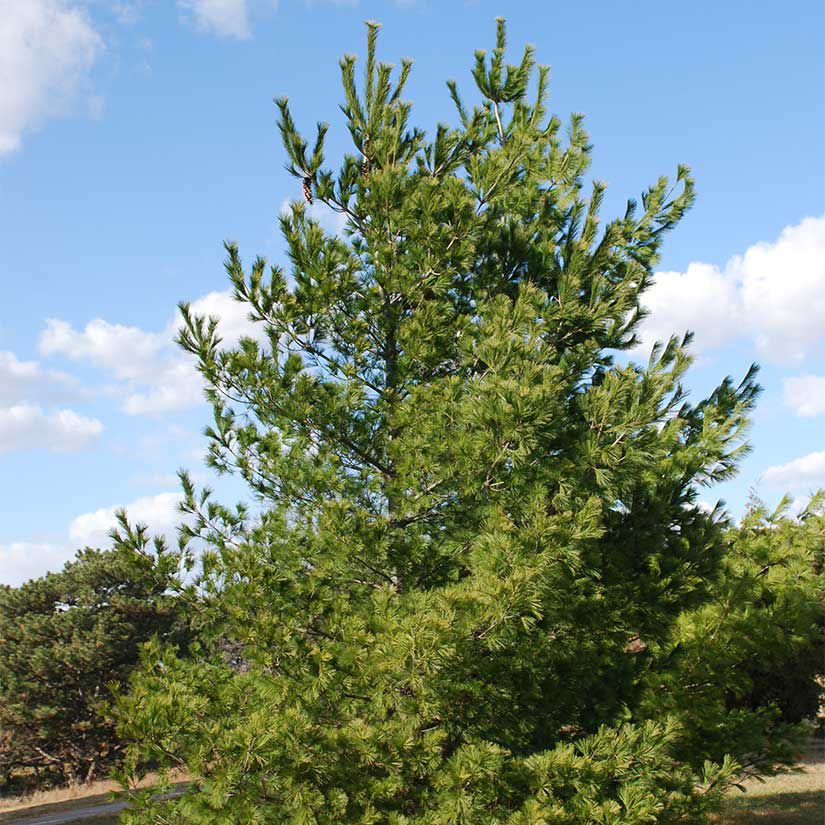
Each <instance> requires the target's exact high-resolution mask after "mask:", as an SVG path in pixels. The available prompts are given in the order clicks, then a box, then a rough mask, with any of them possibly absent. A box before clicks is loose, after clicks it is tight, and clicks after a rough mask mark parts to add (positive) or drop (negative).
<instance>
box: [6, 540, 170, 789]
mask: <svg viewBox="0 0 825 825" xmlns="http://www.w3.org/2000/svg"><path fill="white" fill-rule="evenodd" d="M132 538H133V539H135V541H136V542H140V541H143V542H144V544H145V531H138V532H137V533H133V534H132ZM172 560H173V557H172V556H171V555H170V556H169V558H168V559H167V558H165V557H164V555H163V554H162V553H161V555H160V557H159V556H158V555H157V553H153V554H149V553H142V554H132V555H131V556H130V555H127V554H125V553H122V552H115V551H101V550H92V549H89V548H86V549H85V550H81V551H79V552H78V554H77V556H76V558H75V559H74V560H73V561H72V562H69V563H68V564H66V566H65V567H64V569H63V570H62V571H61V572H59V573H48V574H47V575H45V576H43V577H42V578H39V579H32V580H31V581H28V582H26V583H25V584H23V585H21V586H20V587H9V586H7V585H6V586H3V587H0V784H3V785H5V786H6V788H5V790H8V789H9V788H13V787H14V780H16V781H17V785H18V786H20V787H18V788H17V790H21V789H22V785H24V784H25V780H26V777H28V778H29V779H32V778H36V779H37V785H38V787H40V788H42V787H44V786H46V785H48V784H53V783H59V782H63V783H67V782H68V783H76V782H80V781H90V780H92V779H95V778H97V777H99V776H100V774H101V773H105V770H106V769H107V768H108V767H110V766H111V765H113V764H116V763H117V761H118V760H119V759H120V757H121V755H122V753H123V748H124V744H123V742H121V741H120V740H119V739H118V738H117V736H116V734H115V730H114V725H113V723H112V720H111V718H110V717H109V716H108V715H107V713H106V704H107V701H108V700H109V699H110V698H111V696H110V692H109V687H110V686H111V685H112V684H117V683H120V684H123V683H125V682H126V681H127V680H128V677H129V674H130V672H131V671H132V670H133V669H134V667H135V666H136V665H137V663H138V660H139V657H138V649H139V647H140V645H141V644H142V643H143V642H144V641H146V640H147V639H149V638H151V637H152V636H153V635H157V636H158V637H159V638H161V639H163V640H164V641H166V642H169V641H175V642H178V643H181V642H183V641H184V640H185V638H186V634H185V628H184V622H183V620H182V616H181V615H180V614H179V610H178V604H177V603H176V602H175V600H174V599H173V597H172V596H171V594H169V593H167V592H166V591H167V589H168V585H169V584H170V577H169V569H168V562H170V561H172ZM32 771H34V772H35V773H34V774H32Z"/></svg>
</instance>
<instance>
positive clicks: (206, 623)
mask: <svg viewBox="0 0 825 825" xmlns="http://www.w3.org/2000/svg"><path fill="white" fill-rule="evenodd" d="M376 34H377V26H375V25H374V24H370V25H369V27H368V40H367V47H368V48H367V67H366V81H365V84H364V88H363V91H361V90H359V89H358V85H357V83H356V73H355V59H354V58H353V57H345V58H344V59H343V60H342V62H341V70H342V77H343V87H344V95H345V101H344V104H343V106H342V110H343V113H344V116H345V118H346V125H347V127H348V129H349V132H350V135H351V137H352V141H353V144H354V147H355V150H356V152H357V153H358V154H352V155H347V156H345V157H344V158H343V161H342V162H341V164H340V166H339V168H338V170H337V171H334V170H332V169H330V168H328V167H327V166H326V165H325V162H326V158H325V154H324V138H325V135H326V132H327V126H326V125H325V124H319V125H318V127H317V137H316V139H315V142H314V145H313V147H312V149H311V150H310V144H309V143H308V142H307V141H306V140H305V139H304V138H303V137H302V136H301V135H300V134H299V132H298V130H297V126H296V124H295V123H294V122H293V120H292V117H291V115H290V111H289V107H288V103H287V101H286V100H285V99H281V100H279V101H277V104H278V107H279V110H280V129H281V135H282V138H283V143H284V147H285V150H286V153H287V156H288V162H289V166H288V168H289V170H290V171H291V173H292V174H293V175H294V176H295V177H296V178H297V179H299V180H300V181H301V183H302V186H303V188H304V190H305V192H306V193H307V194H308V195H309V196H312V197H314V198H315V199H317V200H318V201H319V202H321V203H322V204H325V205H326V206H327V207H329V208H331V209H333V210H335V211H336V212H339V213H341V214H342V215H343V216H344V217H345V219H346V228H345V230H344V233H343V235H342V236H334V235H330V234H328V233H326V232H325V231H324V230H323V229H322V228H321V226H320V225H319V223H318V222H317V221H316V220H314V219H313V218H312V217H311V216H310V214H309V213H308V212H307V210H306V208H305V207H304V205H303V203H301V202H296V203H293V204H292V206H291V209H290V211H289V213H288V214H286V215H285V216H283V217H282V219H281V227H282V230H283V234H284V237H285V239H286V242H287V246H288V255H289V260H290V262H291V267H290V268H289V271H285V270H283V269H281V268H279V267H277V266H271V267H268V265H267V263H266V262H265V261H264V260H263V259H260V258H259V259H257V260H255V261H254V262H253V263H252V265H251V267H249V268H248V269H247V268H245V267H244V264H243V262H242V260H241V256H240V253H239V252H238V250H237V248H236V247H235V246H234V245H232V244H228V245H227V252H228V261H227V270H228V273H229V277H230V279H231V281H232V283H233V285H234V288H235V294H236V297H237V298H238V300H239V301H241V302H243V303H245V304H246V306H247V307H248V309H249V313H250V317H251V318H252V319H253V320H254V321H256V322H257V323H258V324H260V326H261V330H262V332H263V333H265V334H264V335H263V336H262V338H263V340H264V341H265V343H264V344H261V343H258V342H257V341H256V340H252V339H245V340H242V341H241V342H240V344H239V345H238V346H237V347H235V348H231V349H225V348H222V347H221V342H220V339H219V337H218V335H217V321H216V320H215V319H206V318H201V317H198V316H196V315H194V314H193V313H192V312H191V310H190V308H189V307H188V306H187V305H185V304H184V305H182V307H181V309H182V314H183V319H184V328H183V331H182V333H181V335H180V344H181V345H182V346H183V348H184V349H186V350H188V351H189V352H191V353H192V354H193V355H194V356H195V357H196V358H197V360H198V364H199V368H200V370H201V373H202V374H203V376H204V379H205V382H206V386H207V392H208V395H209V398H210V400H211V402H212V405H213V407H214V423H213V425H212V426H211V427H210V428H209V429H208V431H207V434H208V436H209V439H210V462H211V464H212V466H213V467H215V468H216V469H218V470H219V471H223V472H232V473H237V474H239V475H240V476H241V477H242V478H243V479H244V480H245V481H246V482H247V484H248V485H249V487H250V490H251V491H252V493H253V494H254V495H255V497H256V499H257V500H258V502H259V503H260V505H261V506H260V507H259V508H258V509H259V512H258V513H254V514H253V513H252V512H250V511H249V510H248V509H247V508H246V507H245V506H243V505H239V506H238V507H237V508H235V509H230V508H227V507H225V506H223V505H220V504H218V503H217V502H215V501H214V500H213V498H212V496H211V493H210V491H209V490H202V491H199V490H196V489H195V487H194V485H193V484H192V483H191V482H190V480H189V479H188V477H187V476H186V475H185V474H184V475H183V476H182V480H183V487H184V493H185V499H186V500H185V505H184V509H185V510H186V511H187V512H188V513H189V514H190V516H191V519H190V522H191V524H190V526H189V527H186V528H184V540H185V541H184V546H183V548H182V552H183V553H184V555H186V554H189V555H188V558H189V559H190V561H191V560H193V559H194V555H193V554H192V551H190V550H189V549H188V548H187V546H186V540H193V539H198V540H201V541H202V543H204V544H205V545H206V547H207V550H206V552H204V553H203V555H202V557H201V558H202V563H201V569H200V572H199V575H198V578H197V581H196V582H195V583H194V584H189V585H187V590H188V593H190V594H191V595H192V596H197V599H194V598H193V600H192V601H193V604H195V605H196V607H197V610H198V611H199V617H198V622H199V626H200V627H202V628H203V629H204V630H203V634H202V640H201V642H200V645H199V646H198V647H196V648H194V649H193V650H192V652H191V655H189V656H180V655H177V654H176V653H175V651H174V650H168V649H164V648H163V647H162V646H157V645H156V646H153V647H150V648H149V649H147V651H146V653H145V663H144V667H143V668H142V669H141V671H140V673H139V675H138V676H137V677H136V678H135V680H134V681H133V684H132V689H131V692H130V693H129V694H128V695H125V696H123V697H121V699H120V706H119V710H120V715H121V719H122V722H121V732H122V734H123V735H124V736H125V737H127V738H128V739H130V740H131V741H132V742H133V746H132V748H131V749H130V754H129V762H128V763H127V766H126V770H127V772H128V771H131V770H135V769H137V767H138V766H139V765H140V764H141V763H145V762H151V763H153V764H160V765H161V766H164V767H167V768H171V767H178V766H180V767H183V768H185V769H186V770H188V771H189V772H190V774H191V775H192V776H193V778H194V782H193V785H192V787H191V788H190V790H189V791H188V792H187V793H185V794H184V795H183V796H182V797H180V798H176V799H174V800H164V801H160V802H158V801H154V802H153V801H152V799H151V798H150V796H149V793H148V792H147V793H145V794H137V795H136V797H135V804H134V807H133V810H132V811H131V813H129V814H128V815H127V816H126V821H130V822H134V823H138V822H146V821H150V820H151V821H174V822H189V823H207V822H209V823H212V822H232V823H253V822H254V823H264V822H271V823H291V824H292V825H299V823H300V824H302V825H309V823H316V825H322V823H329V825H332V823H353V825H354V824H355V823H358V825H367V823H382V824H383V823H387V825H493V823H499V824H503V823H509V825H516V823H518V824H519V825H526V824H527V823H532V825H539V823H550V822H554V823H571V824H572V823H577V825H586V824H587V823H601V825H608V823H629V822H633V823H671V822H673V823H675V822H680V823H690V822H694V823H700V822H703V821H705V818H706V813H707V811H708V810H709V809H710V808H712V807H713V806H714V805H715V804H716V803H717V802H718V798H719V795H720V794H721V793H722V792H723V791H724V789H725V787H726V786H727V785H728V784H729V783H730V782H732V781H734V779H735V776H736V775H737V771H738V770H739V768H738V766H737V764H736V762H735V760H733V759H731V758H729V757H727V756H726V755H725V754H726V753H728V752H730V753H732V754H733V755H734V756H740V755H741V754H742V751H741V749H740V748H739V745H740V744H741V742H740V741H737V740H735V739H734V741H732V742H730V743H728V742H727V741H726V746H725V748H721V749H720V748H713V747H711V746H710V745H708V744H707V743H706V742H705V741H704V740H703V739H701V736H702V735H704V734H703V733H702V734H700V733H697V727H696V725H695V719H694V717H693V716H692V715H691V713H690V712H686V709H685V708H683V707H682V706H681V705H680V703H679V701H677V700H678V699H680V698H682V697H684V696H685V692H684V691H685V688H684V685H683V684H682V682H681V681H680V680H681V678H682V677H681V672H680V671H679V670H678V668H679V667H681V665H680V664H679V662H680V658H679V656H678V655H677V654H676V653H675V651H676V650H677V648H679V643H681V645H682V647H685V646H686V641H681V642H680V641H679V640H680V639H681V636H682V635H684V634H686V633H688V632H689V630H688V629H689V627H691V626H692V624H691V623H694V624H695V622H696V621H698V619H697V617H701V616H702V615H703V614H702V611H703V610H705V609H707V608H708V606H709V605H713V604H715V601H714V600H716V599H718V598H719V593H720V592H723V591H720V589H719V588H720V587H721V588H723V590H724V588H725V587H726V586H728V587H730V585H729V584H728V585H726V584H725V582H726V581H728V582H729V581H730V577H731V576H733V577H734V578H736V576H738V575H739V574H738V573H736V572H735V571H736V569H737V568H736V564H735V562H734V561H733V560H732V559H727V560H726V559H725V551H726V548H727V547H728V544H729V541H728V537H727V535H726V532H725V525H724V524H723V523H721V522H720V521H719V519H718V518H716V517H715V516H714V515H713V514H708V513H705V512H704V511H703V510H702V509H701V508H700V507H698V506H697V504H696V501H697V491H698V488H699V487H700V486H702V485H709V484H712V483H714V482H716V481H718V480H720V479H724V478H727V477H729V476H730V475H731V474H732V473H733V472H735V470H736V465H737V461H738V459H739V457H740V456H741V455H742V453H743V451H744V450H745V449H746V447H745V445H744V444H743V441H742V439H743V435H744V432H745V430H746V427H747V422H748V413H749V411H750V409H751V407H752V405H753V403H754V399H755V397H756V395H757V393H758V387H757V386H756V384H755V383H754V373H755V370H754V369H751V370H750V371H748V372H747V374H746V375H745V377H744V379H743V380H742V381H741V382H740V383H738V384H737V383H734V382H732V381H731V380H730V379H726V380H725V381H723V382H722V384H721V385H720V386H719V387H718V388H717V390H715V391H714V392H713V393H712V394H711V395H710V396H709V397H708V398H707V399H706V400H704V401H701V402H700V403H697V404H695V405H692V404H689V403H687V402H686V401H685V399H684V393H683V391H682V388H681V384H680V382H681V379H682V377H683V375H684V373H685V370H686V369H687V368H688V366H689V364H690V357H689V355H688V353H687V350H686V348H687V346H688V344H689V340H690V338H689V336H685V337H684V338H682V339H678V338H672V339H671V340H670V341H668V342H666V343H664V344H663V345H660V346H658V347H656V348H655V349H654V351H653V352H652V354H651V356H650V359H649V361H648V363H647V364H643V365H637V364H633V363H630V364H626V365H623V364H622V363H621V362H619V363H617V361H616V360H615V358H616V353H617V352H619V351H622V350H627V349H628V348H630V347H632V346H633V345H634V344H635V342H636V339H635V335H634V332H635V330H636V328H637V325H638V323H639V320H640V319H641V317H642V315H643V310H642V306H641V304H640V297H641V295H642V293H643V292H644V290H645V289H646V288H647V287H648V286H649V285H650V283H651V278H652V267H653V266H654V264H655V263H656V261H657V260H658V255H659V249H660V245H661V242H662V239H663V236H664V234H665V233H666V232H667V231H668V230H670V229H671V228H673V227H674V226H675V225H676V224H677V223H678V221H679V220H680V219H681V218H682V216H683V215H684V213H685V211H686V210H687V209H688V208H689V206H690V204H691V203H692V200H693V181H692V179H691V177H690V175H689V172H688V170H687V169H686V168H685V167H679V168H678V170H677V174H676V182H675V184H674V185H673V186H671V184H670V183H669V182H668V180H667V179H666V178H660V179H659V180H658V181H657V183H656V184H655V185H653V186H652V187H651V188H650V189H648V190H647V191H646V192H645V193H644V195H643V196H642V199H641V208H639V206H638V205H637V204H636V203H635V202H632V201H631V202H629V203H628V206H627V210H626V212H625V214H624V216H622V217H620V218H618V219H616V220H613V221H611V222H609V223H608V224H607V225H606V226H605V227H604V228H603V229H600V228H599V217H598V213H599V208H600V204H601V201H602V198H603V194H604V188H605V187H604V185H603V184H601V183H595V184H594V185H593V186H592V189H591V192H590V194H589V195H587V194H586V193H585V192H584V176H585V174H586V172H587V168H588V164H589V160H590V145H589V143H588V138H587V135H586V133H585V131H584V128H583V123H582V118H581V117H580V116H578V115H574V116H573V117H572V118H571V122H570V126H569V129H568V133H567V138H566V139H563V138H562V137H561V124H560V121H559V120H558V119H557V118H555V117H548V116H547V113H546V109H545V100H546V94H547V83H548V71H547V69H546V68H544V67H539V68H538V70H537V71H534V69H535V67H534V61H533V54H532V51H531V50H530V49H527V50H526V51H525V53H524V56H523V58H522V60H521V62H520V63H519V64H517V65H512V66H510V65H505V63H504V57H503V55H504V48H505V42H504V25H503V23H502V22H499V26H498V37H497V43H496V49H495V50H494V52H493V55H492V58H491V59H490V60H489V61H488V60H487V58H486V57H485V55H484V54H483V53H478V54H477V56H476V64H475V68H474V70H473V76H474V79H475V81H476V87H477V89H478V92H479V94H480V101H479V102H478V103H477V104H476V105H473V106H472V107H469V106H468V105H467V104H466V103H465V102H464V101H463V100H462V98H461V96H460V95H459V92H458V88H457V85H456V84H455V83H452V82H451V83H449V84H448V87H449V91H450V95H451V97H452V99H453V102H454V104H455V106H456V109H457V114H458V122H459V126H458V127H456V128H451V127H448V126H445V125H439V126H438V127H437V128H436V129H435V132H434V135H433V136H432V137H431V138H428V137H427V135H426V134H425V132H424V131H422V130H421V129H418V128H413V127H411V126H410V125H409V119H410V115H411V105H410V104H409V103H407V102H405V101H404V100H403V98H402V94H403V86H404V82H405V80H406V78H407V76H408V74H409V71H410V67H409V64H408V63H404V64H403V65H402V69H401V73H400V77H399V79H398V81H397V82H394V81H393V80H392V70H391V67H389V66H387V65H385V64H382V63H378V62H376V59H375V43H376ZM534 80H535V82H534ZM531 90H532V92H533V93H534V96H533V97H532V99H529V98H528V93H530V92H531ZM129 543H130V541H129V538H128V536H127V537H125V539H124V546H128V545H129ZM742 552H743V553H745V554H746V553H747V552H748V551H747V549H744V550H743V551H742ZM743 563H744V562H743ZM731 565H733V567H731ZM182 586H183V585H182ZM737 609H738V608H737ZM740 652H741V651H740ZM654 654H655V657H654ZM731 655H734V654H731ZM654 658H655V661H656V662H657V667H656V669H652V668H651V666H650V662H651V660H652V659H654ZM159 662H160V663H161V666H158V663H159ZM651 674H654V675H655V677H656V678H654V676H653V675H651ZM674 674H676V675H674ZM657 692H663V693H664V694H666V695H665V696H663V697H659V698H658V703H657V695H656V694H657ZM736 695H737V696H739V697H740V698H741V697H743V696H744V694H742V693H741V692H740V693H739V694H736ZM654 715H655V718H653V717H654ZM697 737H698V738H699V739H700V741H698V743H697ZM728 740H730V737H728ZM706 751H712V752H713V756H714V759H715V763H714V762H711V761H707V762H705V759H704V754H705V752H706ZM153 817H154V818H153Z"/></svg>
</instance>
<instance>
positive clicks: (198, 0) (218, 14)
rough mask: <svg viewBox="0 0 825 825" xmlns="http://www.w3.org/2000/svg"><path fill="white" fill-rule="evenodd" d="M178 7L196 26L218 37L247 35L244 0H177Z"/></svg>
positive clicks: (241, 38) (247, 19)
mask: <svg viewBox="0 0 825 825" xmlns="http://www.w3.org/2000/svg"><path fill="white" fill-rule="evenodd" d="M178 7H179V8H180V9H181V10H182V11H183V13H184V16H185V17H186V18H188V19H190V20H191V21H192V23H193V24H194V25H195V27H196V28H198V29H201V30H202V31H206V32H209V33H211V34H217V35H219V36H220V37H235V38H238V39H240V40H243V39H244V38H247V37H249V33H250V31H249V8H248V6H247V2H246V0H178Z"/></svg>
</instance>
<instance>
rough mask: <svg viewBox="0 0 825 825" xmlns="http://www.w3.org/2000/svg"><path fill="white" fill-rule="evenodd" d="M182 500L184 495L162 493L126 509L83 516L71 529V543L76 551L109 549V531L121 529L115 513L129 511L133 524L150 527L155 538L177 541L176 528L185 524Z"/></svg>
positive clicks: (74, 520)
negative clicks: (180, 508) (87, 548)
mask: <svg viewBox="0 0 825 825" xmlns="http://www.w3.org/2000/svg"><path fill="white" fill-rule="evenodd" d="M180 500H181V494H180V493H158V495H155V496H144V497H143V498H138V499H135V500H134V501H132V502H130V503H129V504H126V505H117V504H116V505H113V506H111V507H102V508H101V509H99V510H94V511H93V512H91V513H83V515H80V516H78V517H77V518H75V519H73V520H72V523H71V524H70V525H69V540H70V541H71V543H72V546H74V547H86V546H89V547H103V546H109V545H110V544H111V539H109V531H110V530H111V529H112V528H113V527H115V526H117V519H116V518H115V512H116V511H117V510H120V509H125V510H126V513H127V515H128V517H129V521H130V522H132V523H140V524H146V525H148V527H149V531H150V533H151V534H158V535H164V536H166V537H167V538H171V539H172V540H173V541H174V540H175V535H176V534H175V528H176V527H177V525H178V524H180V523H181V521H182V520H183V516H182V515H181V513H180V512H179V510H178V504H179V502H180Z"/></svg>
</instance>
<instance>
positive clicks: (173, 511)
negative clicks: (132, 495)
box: [0, 492, 185, 586]
mask: <svg viewBox="0 0 825 825" xmlns="http://www.w3.org/2000/svg"><path fill="white" fill-rule="evenodd" d="M180 500H181V494H180V493H169V492H167V493H159V494H158V495H154V496H144V497H143V498H138V499H135V500H134V501H132V502H129V503H128V504H126V505H125V506H124V507H123V509H125V510H126V512H127V513H128V516H129V520H130V521H131V522H132V523H141V524H146V525H147V526H148V527H149V532H150V534H151V535H162V536H164V537H165V538H166V540H167V542H169V543H170V544H171V545H172V546H174V544H175V543H176V542H177V529H176V528H177V526H178V525H179V524H180V523H181V522H183V521H185V517H184V516H183V515H182V514H181V513H180V512H179V511H178V502H180ZM119 509H121V507H120V506H118V505H115V506H112V507H103V508H101V509H99V510H94V511H93V512H91V513H84V514H82V515H80V516H78V517H77V518H75V519H73V520H72V522H71V524H70V525H69V529H68V537H67V540H66V541H63V542H38V541H15V542H11V543H8V544H0V584H10V585H12V586H17V585H20V584H22V583H23V582H24V581H27V580H28V579H32V578H36V577H39V576H43V575H45V574H46V572H47V571H52V572H55V571H58V570H60V569H61V568H62V567H63V565H64V564H65V563H66V562H67V561H71V560H72V559H73V558H74V556H75V552H76V551H77V550H78V549H80V548H82V547H101V548H106V547H111V545H112V540H111V539H110V538H109V531H110V530H111V529H112V528H113V527H115V526H116V525H117V520H116V519H115V511H116V510H119Z"/></svg>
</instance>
